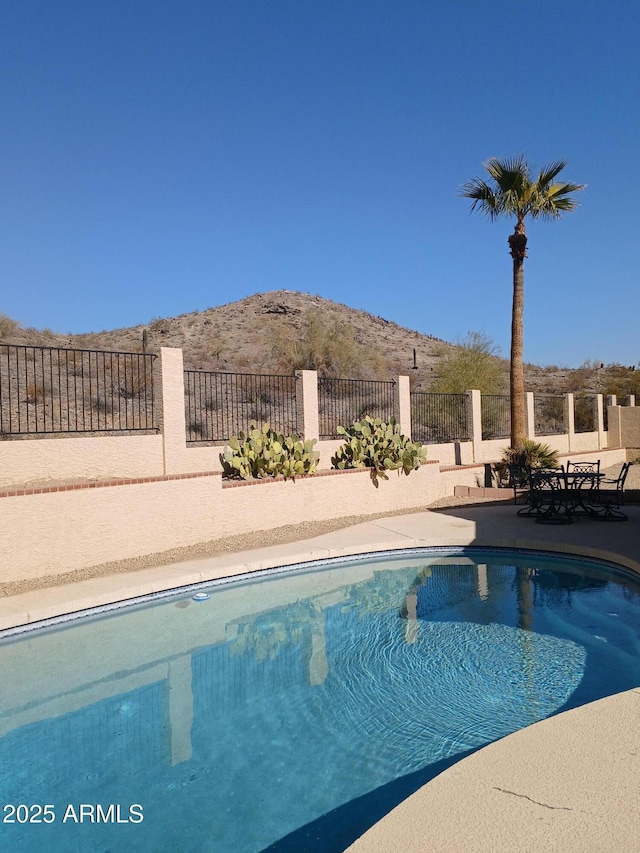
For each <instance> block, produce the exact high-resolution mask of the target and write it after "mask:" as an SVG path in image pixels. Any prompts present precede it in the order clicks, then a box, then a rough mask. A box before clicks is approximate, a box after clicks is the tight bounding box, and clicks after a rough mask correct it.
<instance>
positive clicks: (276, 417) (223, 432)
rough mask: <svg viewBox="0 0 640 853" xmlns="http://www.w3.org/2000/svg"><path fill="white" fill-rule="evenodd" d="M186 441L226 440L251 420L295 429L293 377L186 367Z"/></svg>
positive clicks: (288, 432)
mask: <svg viewBox="0 0 640 853" xmlns="http://www.w3.org/2000/svg"><path fill="white" fill-rule="evenodd" d="M184 384H185V414H186V426H187V444H195V443H198V442H205V441H209V442H222V441H229V439H230V438H231V437H232V436H237V435H238V433H239V432H241V431H242V432H244V433H245V434H246V432H247V431H248V429H249V425H250V424H251V422H252V421H255V422H256V423H258V424H260V425H261V424H264V423H268V424H269V426H271V428H272V429H274V430H276V431H277V432H280V433H283V434H284V435H293V434H294V433H296V432H297V417H298V415H297V411H298V410H297V397H296V377H295V376H277V375H268V374H257V373H217V372H216V373H213V372H210V371H204V370H185V372H184Z"/></svg>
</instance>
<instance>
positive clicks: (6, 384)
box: [0, 344, 157, 438]
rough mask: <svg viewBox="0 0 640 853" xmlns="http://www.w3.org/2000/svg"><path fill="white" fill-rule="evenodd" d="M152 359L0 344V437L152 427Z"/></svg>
mask: <svg viewBox="0 0 640 853" xmlns="http://www.w3.org/2000/svg"><path fill="white" fill-rule="evenodd" d="M154 358H155V356H154V355H148V354H143V353H127V352H107V351H98V350H80V349H64V348H55V347H35V346H23V345H14V344H0V436H1V437H2V438H12V437H17V436H29V435H51V434H64V433H103V432H140V431H155V430H156V429H157V423H156V413H155V410H154V392H153V360H154Z"/></svg>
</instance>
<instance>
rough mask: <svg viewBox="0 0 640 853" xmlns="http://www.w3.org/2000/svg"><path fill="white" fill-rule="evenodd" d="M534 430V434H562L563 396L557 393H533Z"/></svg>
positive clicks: (563, 428) (563, 429)
mask: <svg viewBox="0 0 640 853" xmlns="http://www.w3.org/2000/svg"><path fill="white" fill-rule="evenodd" d="M533 412H534V417H533V420H534V427H533V428H534V432H535V434H536V435H562V434H563V433H564V432H565V427H564V397H559V396H558V395H557V394H555V395H554V394H534V395H533Z"/></svg>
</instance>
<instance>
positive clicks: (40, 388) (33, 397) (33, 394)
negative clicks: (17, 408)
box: [26, 382, 47, 403]
mask: <svg viewBox="0 0 640 853" xmlns="http://www.w3.org/2000/svg"><path fill="white" fill-rule="evenodd" d="M46 393H47V391H46V388H45V387H44V385H43V384H42V383H41V382H29V384H28V385H27V395H26V400H27V403H42V401H43V400H44V398H45V394H46Z"/></svg>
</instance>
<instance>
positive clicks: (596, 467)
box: [566, 459, 600, 474]
mask: <svg viewBox="0 0 640 853" xmlns="http://www.w3.org/2000/svg"><path fill="white" fill-rule="evenodd" d="M566 471H567V474H599V473H600V460H599V459H598V460H597V461H596V462H569V461H568V460H567V468H566Z"/></svg>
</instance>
